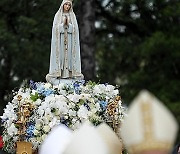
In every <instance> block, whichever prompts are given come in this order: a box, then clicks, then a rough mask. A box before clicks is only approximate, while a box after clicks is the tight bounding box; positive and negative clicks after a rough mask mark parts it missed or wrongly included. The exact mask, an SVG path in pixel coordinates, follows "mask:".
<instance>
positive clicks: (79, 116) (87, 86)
mask: <svg viewBox="0 0 180 154" xmlns="http://www.w3.org/2000/svg"><path fill="white" fill-rule="evenodd" d="M118 96H119V90H118V89H117V88H116V87H115V86H112V85H109V84H97V83H94V82H87V83H85V82H84V81H76V82H72V83H71V84H67V83H66V84H65V83H61V84H59V85H57V86H53V85H51V84H49V83H42V82H33V81H30V84H29V85H28V86H23V87H21V88H20V89H19V91H17V92H14V96H13V99H12V101H11V102H9V103H8V104H7V106H6V108H5V109H4V114H3V116H2V117H1V119H2V126H3V127H4V131H3V135H2V137H3V141H4V150H5V151H7V152H9V153H14V152H15V148H14V147H15V143H16V142H17V141H18V140H19V130H18V129H19V126H18V125H17V123H18V113H19V105H26V104H27V103H28V104H30V105H31V106H33V110H31V111H30V112H29V113H30V115H29V117H28V119H27V122H26V125H25V127H26V130H25V131H26V132H25V138H24V140H25V141H28V142H31V143H32V145H33V149H34V150H36V149H38V147H39V146H40V145H41V143H42V141H43V140H44V139H45V138H46V136H47V134H48V133H49V132H50V131H51V129H52V128H53V127H54V126H56V125H59V124H61V123H62V124H65V125H66V126H68V127H69V128H71V129H72V130H75V129H78V128H79V127H80V125H81V123H82V122H84V121H86V120H89V121H91V122H92V123H93V124H94V125H98V124H100V123H101V122H108V121H109V120H110V118H111V117H110V115H108V112H107V108H108V104H109V103H110V102H113V101H114V100H115V99H116V97H118ZM117 110H118V114H117V115H116V119H118V121H119V122H121V121H122V120H123V117H124V116H125V111H126V109H125V108H124V107H123V106H122V102H121V100H118V109H117Z"/></svg>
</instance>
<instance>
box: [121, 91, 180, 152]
mask: <svg viewBox="0 0 180 154" xmlns="http://www.w3.org/2000/svg"><path fill="white" fill-rule="evenodd" d="M177 131H178V124H177V122H176V120H175V118H174V116H173V115H172V114H171V112H170V111H169V110H168V109H167V108H166V107H165V106H164V105H163V103H162V102H161V101H159V100H158V99H157V98H155V97H154V96H153V95H152V94H151V93H149V92H148V91H146V90H144V91H142V92H140V94H139V95H138V96H137V97H136V98H135V99H134V101H133V102H132V103H131V106H130V107H129V111H128V117H126V118H125V120H124V122H123V124H122V127H121V131H120V132H121V137H122V139H123V143H124V144H125V146H126V148H127V149H128V151H129V153H130V154H168V153H169V152H170V151H171V149H172V147H173V144H174V141H175V139H176V135H177Z"/></svg>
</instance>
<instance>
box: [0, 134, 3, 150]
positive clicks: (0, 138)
mask: <svg viewBox="0 0 180 154" xmlns="http://www.w3.org/2000/svg"><path fill="white" fill-rule="evenodd" d="M3 145H4V142H3V138H2V136H1V135H0V149H1V148H2V147H3Z"/></svg>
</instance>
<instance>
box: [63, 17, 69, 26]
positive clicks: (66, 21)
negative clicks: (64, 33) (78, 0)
mask: <svg viewBox="0 0 180 154" xmlns="http://www.w3.org/2000/svg"><path fill="white" fill-rule="evenodd" d="M64 25H65V26H67V25H68V18H67V16H65V19H64Z"/></svg>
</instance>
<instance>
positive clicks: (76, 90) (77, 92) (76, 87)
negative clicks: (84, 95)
mask: <svg viewBox="0 0 180 154" xmlns="http://www.w3.org/2000/svg"><path fill="white" fill-rule="evenodd" d="M73 86H74V91H75V93H76V94H80V91H81V89H80V85H79V83H78V82H74V83H73Z"/></svg>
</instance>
